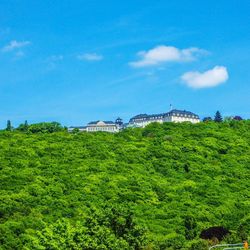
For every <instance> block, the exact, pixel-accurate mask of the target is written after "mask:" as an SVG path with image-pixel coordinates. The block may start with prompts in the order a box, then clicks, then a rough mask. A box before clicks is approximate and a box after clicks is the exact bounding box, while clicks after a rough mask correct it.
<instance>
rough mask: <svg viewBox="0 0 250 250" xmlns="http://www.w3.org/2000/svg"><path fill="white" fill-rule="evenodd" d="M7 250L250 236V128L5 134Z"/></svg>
mask: <svg viewBox="0 0 250 250" xmlns="http://www.w3.org/2000/svg"><path fill="white" fill-rule="evenodd" d="M0 149H1V150H0V190H1V192H0V201H1V202H0V222H1V225H0V246H1V247H0V249H93V250H94V249H112V250H113V249H114V250H116V249H117V250H118V249H189V250H191V249H193V250H199V249H207V248H206V247H207V246H208V245H209V244H212V243H215V242H217V241H218V239H216V238H213V239H211V240H203V239H201V238H200V235H201V233H202V231H203V230H206V229H208V228H210V227H214V226H221V227H223V228H225V229H227V230H228V231H229V232H230V234H228V235H227V236H226V238H224V239H223V241H224V242H233V243H234V242H236V243H237V242H238V241H239V242H241V241H242V240H243V239H245V238H246V237H247V236H248V235H249V230H250V216H249V211H250V203H249V188H250V183H249V176H250V168H249V166H250V122H249V121H230V122H222V123H215V122H207V123H200V124H189V123H181V124H175V123H164V124H157V123H152V124H150V125H148V126H147V127H146V128H144V129H142V128H134V129H125V130H124V131H122V132H120V133H117V134H109V133H101V132H97V133H73V134H70V133H67V132H66V131H61V132H56V133H49V132H48V131H46V132H44V133H36V132H34V133H25V132H20V131H13V132H8V131H1V132H0Z"/></svg>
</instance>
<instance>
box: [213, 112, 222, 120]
mask: <svg viewBox="0 0 250 250" xmlns="http://www.w3.org/2000/svg"><path fill="white" fill-rule="evenodd" d="M214 121H215V122H222V121H223V119H222V116H221V113H220V111H217V112H216V113H215V116H214Z"/></svg>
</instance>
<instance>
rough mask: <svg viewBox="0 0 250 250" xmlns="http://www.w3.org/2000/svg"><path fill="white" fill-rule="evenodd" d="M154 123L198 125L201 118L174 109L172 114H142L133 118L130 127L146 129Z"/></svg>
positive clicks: (188, 112)
mask: <svg viewBox="0 0 250 250" xmlns="http://www.w3.org/2000/svg"><path fill="white" fill-rule="evenodd" d="M152 122H159V123H163V122H191V123H198V122H200V118H199V116H198V115H196V114H194V113H192V112H190V111H186V110H178V109H173V110H171V111H170V112H167V113H162V114H153V115H148V114H140V115H136V116H134V117H132V118H131V119H130V120H129V126H131V127H132V126H135V127H143V128H144V127H145V126H147V125H148V124H150V123H152Z"/></svg>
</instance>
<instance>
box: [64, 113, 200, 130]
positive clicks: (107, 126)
mask: <svg viewBox="0 0 250 250" xmlns="http://www.w3.org/2000/svg"><path fill="white" fill-rule="evenodd" d="M152 122H160V123H163V122H191V123H198V122H200V119H199V116H198V115H196V114H194V113H192V112H190V111H185V110H176V109H175V110H172V111H170V112H168V113H164V114H160V115H147V114H140V115H136V116H134V117H132V118H131V119H130V120H129V122H128V123H123V121H122V119H121V118H117V119H116V121H115V122H112V121H94V122H90V123H88V124H87V126H83V127H73V126H72V127H69V129H68V130H69V132H72V131H73V130H75V129H77V130H79V131H86V132H97V131H103V132H111V133H115V132H119V131H120V130H122V129H124V128H127V127H145V126H147V125H148V124H149V123H152Z"/></svg>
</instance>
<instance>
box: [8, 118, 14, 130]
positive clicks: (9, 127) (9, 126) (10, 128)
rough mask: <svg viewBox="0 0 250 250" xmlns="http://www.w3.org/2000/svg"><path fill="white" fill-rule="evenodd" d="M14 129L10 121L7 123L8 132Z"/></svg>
mask: <svg viewBox="0 0 250 250" xmlns="http://www.w3.org/2000/svg"><path fill="white" fill-rule="evenodd" d="M12 129H13V127H12V126H11V121H10V120H8V121H7V126H6V130H7V131H11V130H12Z"/></svg>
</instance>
